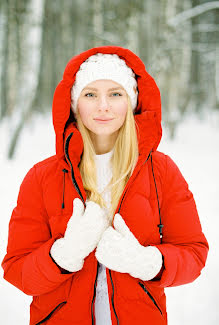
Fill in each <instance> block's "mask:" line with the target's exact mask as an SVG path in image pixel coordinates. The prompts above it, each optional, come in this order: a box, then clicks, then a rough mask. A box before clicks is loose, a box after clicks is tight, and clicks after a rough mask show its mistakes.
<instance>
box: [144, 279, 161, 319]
mask: <svg viewBox="0 0 219 325" xmlns="http://www.w3.org/2000/svg"><path fill="white" fill-rule="evenodd" d="M138 284H139V285H140V286H141V287H142V289H143V290H144V291H145V292H146V293H147V295H148V297H149V298H150V299H151V300H152V301H153V303H154V305H155V306H156V307H157V309H158V310H159V311H160V313H161V315H162V316H163V312H162V310H161V309H160V307H159V306H158V304H157V303H156V300H155V299H154V297H153V296H152V294H151V293H150V292H149V291H148V289H147V288H146V287H145V285H144V284H143V283H142V282H140V281H139V282H138Z"/></svg>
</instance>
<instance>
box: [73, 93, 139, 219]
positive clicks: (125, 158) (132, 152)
mask: <svg viewBox="0 0 219 325" xmlns="http://www.w3.org/2000/svg"><path fill="white" fill-rule="evenodd" d="M127 98H128V109H127V113H126V118H125V121H124V123H123V125H122V126H121V128H120V129H119V133H118V136H117V139H116V142H115V146H114V152H113V155H112V157H111V161H110V163H111V166H112V178H111V181H110V182H109V184H108V186H107V187H106V188H105V189H104V191H106V189H108V188H109V187H110V188H111V208H110V211H109V216H108V217H109V219H110V220H112V217H113V215H114V213H115V211H116V208H117V205H118V203H119V200H120V197H121V195H122V192H123V190H124V188H125V185H126V183H127V182H128V179H129V178H130V176H131V175H132V173H133V170H134V168H135V166H136V163H137V161H138V155H139V151H138V139H137V133H136V126H137V125H136V123H135V119H134V115H133V110H132V106H131V101H130V98H129V96H128V94H127ZM76 120H77V127H78V130H79V131H80V133H81V135H82V139H83V143H84V150H83V154H82V158H81V161H80V164H79V170H80V173H81V177H82V181H83V186H84V189H85V191H86V193H87V197H88V199H89V200H91V201H94V202H96V203H98V204H99V205H100V206H101V207H102V208H106V202H105V200H104V199H103V197H102V195H101V194H100V193H99V192H98V190H97V175H96V165H95V160H94V155H95V154H96V152H95V149H94V146H93V143H92V140H91V138H90V134H89V132H88V129H87V128H86V126H85V125H84V124H83V122H82V120H81V117H80V114H79V113H78V110H77V114H76ZM135 125H136V126H135Z"/></svg>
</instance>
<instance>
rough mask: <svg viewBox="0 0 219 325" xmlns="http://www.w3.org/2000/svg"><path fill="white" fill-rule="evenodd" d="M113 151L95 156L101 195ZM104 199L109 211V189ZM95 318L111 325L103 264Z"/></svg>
mask: <svg viewBox="0 0 219 325" xmlns="http://www.w3.org/2000/svg"><path fill="white" fill-rule="evenodd" d="M113 150H114V149H112V150H111V151H109V152H107V153H105V154H101V155H95V162H96V170H97V188H98V191H99V193H101V192H102V191H103V190H104V189H105V187H106V186H107V185H108V183H109V182H110V180H111V177H112V168H111V165H110V159H111V157H112V155H113ZM102 197H103V199H104V200H105V202H106V205H107V210H108V211H109V209H110V205H111V192H110V190H108V189H107V191H105V192H104V193H103V194H102ZM95 317H96V324H97V325H111V324H112V321H111V316H110V305H109V295H108V288H107V279H106V268H105V266H104V265H103V264H101V263H99V269H98V276H97V286H96V299H95Z"/></svg>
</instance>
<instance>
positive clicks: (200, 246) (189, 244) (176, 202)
mask: <svg viewBox="0 0 219 325" xmlns="http://www.w3.org/2000/svg"><path fill="white" fill-rule="evenodd" d="M164 177H165V178H164V182H163V189H162V192H163V201H162V204H161V209H160V212H161V219H162V224H163V225H164V227H163V240H162V244H159V245H155V246H156V247H157V248H158V249H159V250H160V252H161V253H162V255H163V261H164V265H163V271H162V274H161V276H160V280H156V281H154V282H153V283H154V284H155V285H156V286H159V287H171V286H179V285H182V284H186V283H189V282H192V281H194V280H195V279H196V278H197V277H198V276H199V275H200V273H201V270H202V268H203V267H204V266H205V263H206V259H207V254H208V250H209V246H208V242H207V240H206V238H205V236H204V234H203V232H202V228H201V224H200V220H199V216H198V212H197V208H196V204H195V201H194V198H193V194H192V192H191V191H190V190H189V188H188V184H187V182H186V181H185V179H184V177H183V175H182V174H181V172H180V170H179V168H178V167H177V165H176V164H175V163H174V161H173V160H172V159H171V158H170V157H169V156H167V155H166V175H165V176H164Z"/></svg>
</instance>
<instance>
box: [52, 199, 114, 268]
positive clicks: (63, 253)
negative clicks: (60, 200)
mask: <svg viewBox="0 0 219 325" xmlns="http://www.w3.org/2000/svg"><path fill="white" fill-rule="evenodd" d="M108 226H109V221H108V219H107V215H106V211H105V210H104V209H102V208H101V207H100V206H99V205H98V204H97V203H95V202H93V201H88V202H86V209H85V211H84V204H83V202H82V201H81V200H80V199H79V198H76V199H74V201H73V214H72V216H71V218H70V219H69V221H68V224H67V228H66V231H65V235H64V237H63V238H59V239H57V240H56V241H55V242H54V244H53V246H52V247H51V250H50V254H51V256H52V258H53V259H54V260H55V262H56V263H57V264H58V265H59V266H60V267H62V268H63V269H65V270H67V271H69V272H76V271H79V270H81V269H82V267H83V264H84V258H85V257H86V256H88V255H89V254H90V253H91V252H92V251H93V250H94V248H95V247H96V246H97V244H98V242H99V240H100V238H101V235H102V233H103V232H104V230H105V229H106V228H107V227H108Z"/></svg>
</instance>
